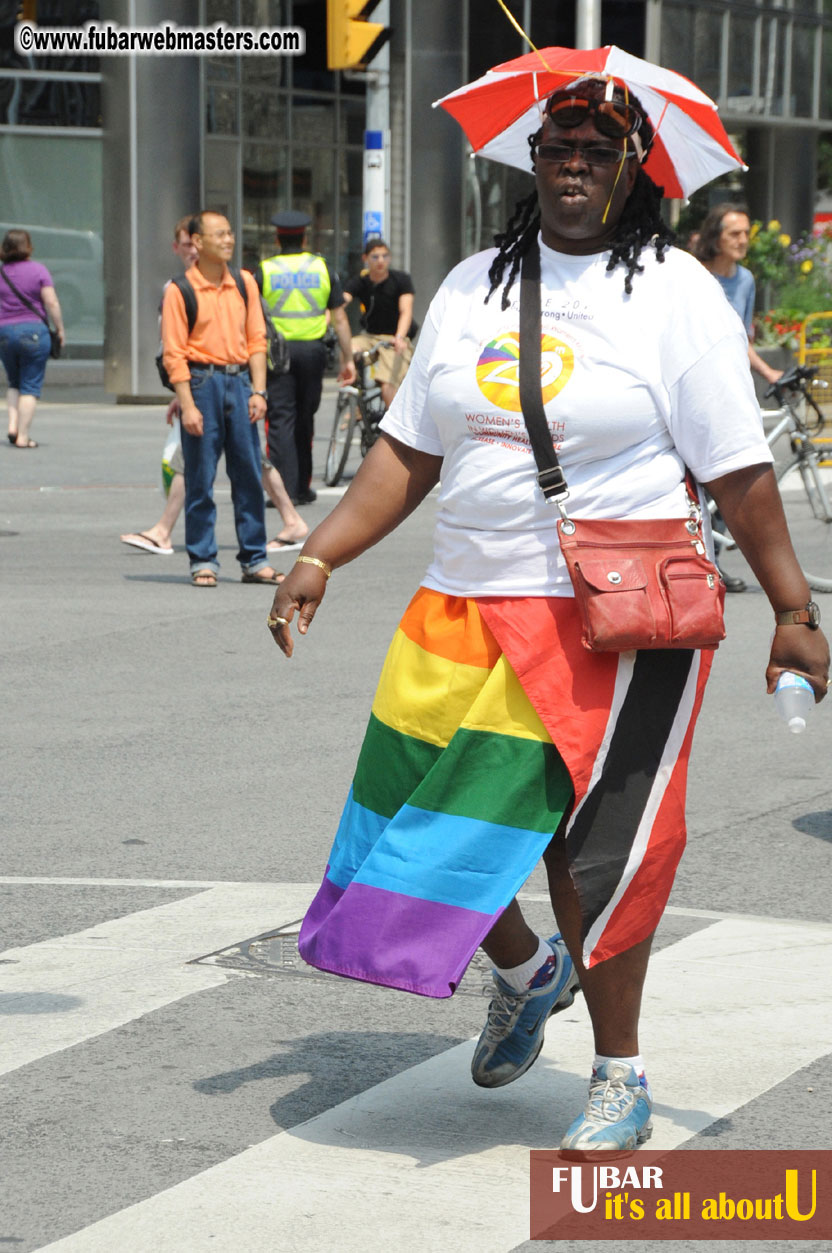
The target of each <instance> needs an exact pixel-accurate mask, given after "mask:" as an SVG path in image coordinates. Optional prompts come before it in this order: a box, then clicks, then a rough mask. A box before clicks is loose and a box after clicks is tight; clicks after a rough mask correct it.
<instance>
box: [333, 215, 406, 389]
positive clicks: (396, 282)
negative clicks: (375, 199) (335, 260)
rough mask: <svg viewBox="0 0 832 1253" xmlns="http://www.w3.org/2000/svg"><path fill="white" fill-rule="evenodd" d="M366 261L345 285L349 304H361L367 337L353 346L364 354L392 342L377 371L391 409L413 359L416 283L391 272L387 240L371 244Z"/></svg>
mask: <svg viewBox="0 0 832 1253" xmlns="http://www.w3.org/2000/svg"><path fill="white" fill-rule="evenodd" d="M362 260H363V261H364V266H365V268H364V269H363V270H362V271H361V273H360V274H357V275H356V276H355V277H354V278H350V279H347V281H346V283H344V300H345V301H346V302H347V304H349V302H350V301H351V300H354V299H356V300H358V301H359V302H360V304H361V330H362V332H363V333H362V334H361V335H355V336H354V337H353V341H352V346H353V349H354V351H356V352H362V351H363V350H364V349H365V348H374V347H375V346H376V344H378V343H379V342H380V341H381V342H382V343H384V342H387V343H390V342H392V344H393V347H392V348H382V349H381V350H380V352H379V357H378V361H377V363H376V365H375V368H374V371H373V373H374V376H375V380H376V382H377V383H379V384H380V385H381V397H382V400H383V401H384V404H385V407H386V408H389V406H390V403H391V401H392V400H393V397H394V396H395V394H396V392H397V390H398V388H399V386H400V384H401V382H402V379H403V378H404V376H405V374H406V373H407V367H408V366H409V365H410V360H411V358H412V356H413V347H412V345H411V342H410V333H411V325H412V322H413V280H412V279H411V277H410V275H409V274H406V273H405V271H404V270H391V269H390V249H389V248H388V247H387V244H386V243H385V242H384V240H383V239H370V240H368V242H367V245H366V248H365V251H364V254H363V257H362Z"/></svg>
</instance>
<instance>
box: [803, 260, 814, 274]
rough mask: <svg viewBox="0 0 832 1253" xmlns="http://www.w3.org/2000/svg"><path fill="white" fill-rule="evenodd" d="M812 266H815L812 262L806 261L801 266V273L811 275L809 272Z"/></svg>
mask: <svg viewBox="0 0 832 1253" xmlns="http://www.w3.org/2000/svg"><path fill="white" fill-rule="evenodd" d="M812 266H813V262H811V261H804V262H803V263H802V264H801V266H800V273H801V274H808V273H809V271H810V270H811V269H812Z"/></svg>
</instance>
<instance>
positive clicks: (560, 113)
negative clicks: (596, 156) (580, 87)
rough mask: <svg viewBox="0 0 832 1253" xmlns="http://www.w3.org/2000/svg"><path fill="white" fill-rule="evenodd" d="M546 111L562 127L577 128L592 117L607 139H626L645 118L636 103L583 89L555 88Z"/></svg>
mask: <svg viewBox="0 0 832 1253" xmlns="http://www.w3.org/2000/svg"><path fill="white" fill-rule="evenodd" d="M546 113H547V114H548V116H549V117H550V118H551V119H552V121H553V123H554V124H555V126H557V127H558V129H559V130H574V129H575V127H576V126H580V125H581V123H582V122H586V121H587V120H588V119H591V120H592V122H593V125H594V126H595V129H596V130H597V131H598V133H599V134H600V135H606V137H607V138H608V139H626V138H627V136H628V135H632V134H634V133H635V132H636V131H637V130H638V128H639V127H640V126H641V124H642V122H643V121H644V115H643V114H642V113H641V111H640V110H639V109H637V108H636V107H635V105H632V104H630V103H628V102H626V101H623V100H615V99H605V98H604V97H603V96H602V97H601V98H600V99H598V98H595V97H594V96H591V95H589V94H588V93H585V92H581V91H556V92H555V94H554V95H553V96H550V97H549V99H548V100H547V102H546Z"/></svg>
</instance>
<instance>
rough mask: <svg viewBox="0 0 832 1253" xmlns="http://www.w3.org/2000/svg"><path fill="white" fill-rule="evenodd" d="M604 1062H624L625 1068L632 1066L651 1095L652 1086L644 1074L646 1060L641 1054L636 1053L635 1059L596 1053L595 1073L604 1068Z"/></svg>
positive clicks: (593, 1067)
mask: <svg viewBox="0 0 832 1253" xmlns="http://www.w3.org/2000/svg"><path fill="white" fill-rule="evenodd" d="M604 1062H623V1064H624V1065H625V1066H632V1068H633V1070H634V1071H635V1072H636V1074H637V1075H638V1077H639V1081H640V1083H641V1086H642V1087H643V1088H644V1089H645V1090H646V1091H647V1092H648V1093H649V1092H650V1084H649V1083H648V1082H647V1076H646V1075H645V1073H644V1058H643V1057H642V1056H641V1053H636V1055H635V1057H608V1056H607V1054H606V1053H596V1054H595V1059H594V1061H593V1063H592V1069H593V1071H596V1070H597V1069H598V1067H599V1066H603V1064H604Z"/></svg>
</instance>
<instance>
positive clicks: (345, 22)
mask: <svg viewBox="0 0 832 1253" xmlns="http://www.w3.org/2000/svg"><path fill="white" fill-rule="evenodd" d="M375 2H376V3H377V0H375ZM372 7H373V0H326V63H327V66H328V68H329V69H331V70H345V69H349V68H350V67H351V66H354V65H361V64H362V63H363V62H364V61H365V60H369V58H368V57H367V56H366V54H367V53H368V52H369V50H370V48H371V46H372V45H373V44H374V43H375V42H376V40H377V39H378V38H379V36H380V35H384V36H385V37H386V35H387V30H386V28H385V27H384V26H382V25H380V23H378V22H368V21H367V19H366V18H365V17H362V16H361V14H362V13H363V12H364V10H365V9H371V8H372Z"/></svg>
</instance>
